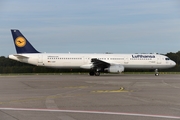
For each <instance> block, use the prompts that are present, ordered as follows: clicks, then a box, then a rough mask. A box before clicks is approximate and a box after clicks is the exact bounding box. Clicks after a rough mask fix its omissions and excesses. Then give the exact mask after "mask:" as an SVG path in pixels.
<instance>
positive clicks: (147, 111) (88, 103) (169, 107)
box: [0, 74, 180, 120]
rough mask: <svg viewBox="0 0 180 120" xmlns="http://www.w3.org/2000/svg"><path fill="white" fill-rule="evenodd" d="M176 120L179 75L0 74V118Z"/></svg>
mask: <svg viewBox="0 0 180 120" xmlns="http://www.w3.org/2000/svg"><path fill="white" fill-rule="evenodd" d="M92 119H94V120H110V119H111V120H174V119H179V120H180V75H175V74H174V75H173V74H161V75H160V76H158V77H157V76H154V75H153V74H147V75H141V74H139V75H134V74H122V75H101V76H98V77H97V76H88V75H86V74H84V75H10V76H8V75H7V76H0V120H92Z"/></svg>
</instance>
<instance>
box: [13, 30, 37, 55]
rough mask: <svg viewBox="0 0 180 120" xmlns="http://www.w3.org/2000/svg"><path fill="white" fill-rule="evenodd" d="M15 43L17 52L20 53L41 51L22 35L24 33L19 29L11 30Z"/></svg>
mask: <svg viewBox="0 0 180 120" xmlns="http://www.w3.org/2000/svg"><path fill="white" fill-rule="evenodd" d="M11 33H12V36H13V39H14V45H15V48H16V52H17V53H18V54H21V53H39V52H38V51H37V50H36V49H35V48H34V47H33V46H32V45H31V44H30V43H29V41H28V40H27V39H26V38H25V37H24V36H23V35H22V33H21V32H20V31H19V30H17V29H12V30H11Z"/></svg>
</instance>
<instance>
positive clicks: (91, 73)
mask: <svg viewBox="0 0 180 120" xmlns="http://www.w3.org/2000/svg"><path fill="white" fill-rule="evenodd" d="M89 75H90V76H94V75H95V76H100V72H99V71H90V72H89Z"/></svg>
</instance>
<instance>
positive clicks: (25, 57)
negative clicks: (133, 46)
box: [9, 53, 176, 69]
mask: <svg viewBox="0 0 180 120" xmlns="http://www.w3.org/2000/svg"><path fill="white" fill-rule="evenodd" d="M9 58H10V59H14V60H17V61H20V62H24V63H29V64H33V65H37V66H45V67H51V68H72V69H73V68H83V69H91V68H92V62H91V59H94V58H96V59H99V60H101V61H104V62H107V63H110V64H111V65H113V64H119V65H122V66H123V67H124V68H125V69H126V68H129V69H165V68H171V67H173V66H175V65H176V63H175V62H174V61H172V60H170V59H169V58H168V57H167V56H164V55H159V54H71V53H70V54H58V53H33V54H16V55H9Z"/></svg>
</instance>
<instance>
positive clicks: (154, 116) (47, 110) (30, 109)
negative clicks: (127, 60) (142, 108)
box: [0, 108, 180, 119]
mask: <svg viewBox="0 0 180 120" xmlns="http://www.w3.org/2000/svg"><path fill="white" fill-rule="evenodd" d="M0 110H8V111H37V112H63V113H82V114H104V115H121V116H134V117H150V118H165V119H180V116H168V115H152V114H140V113H123V112H102V111H85V110H59V109H58V110H57V109H33V108H0Z"/></svg>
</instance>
